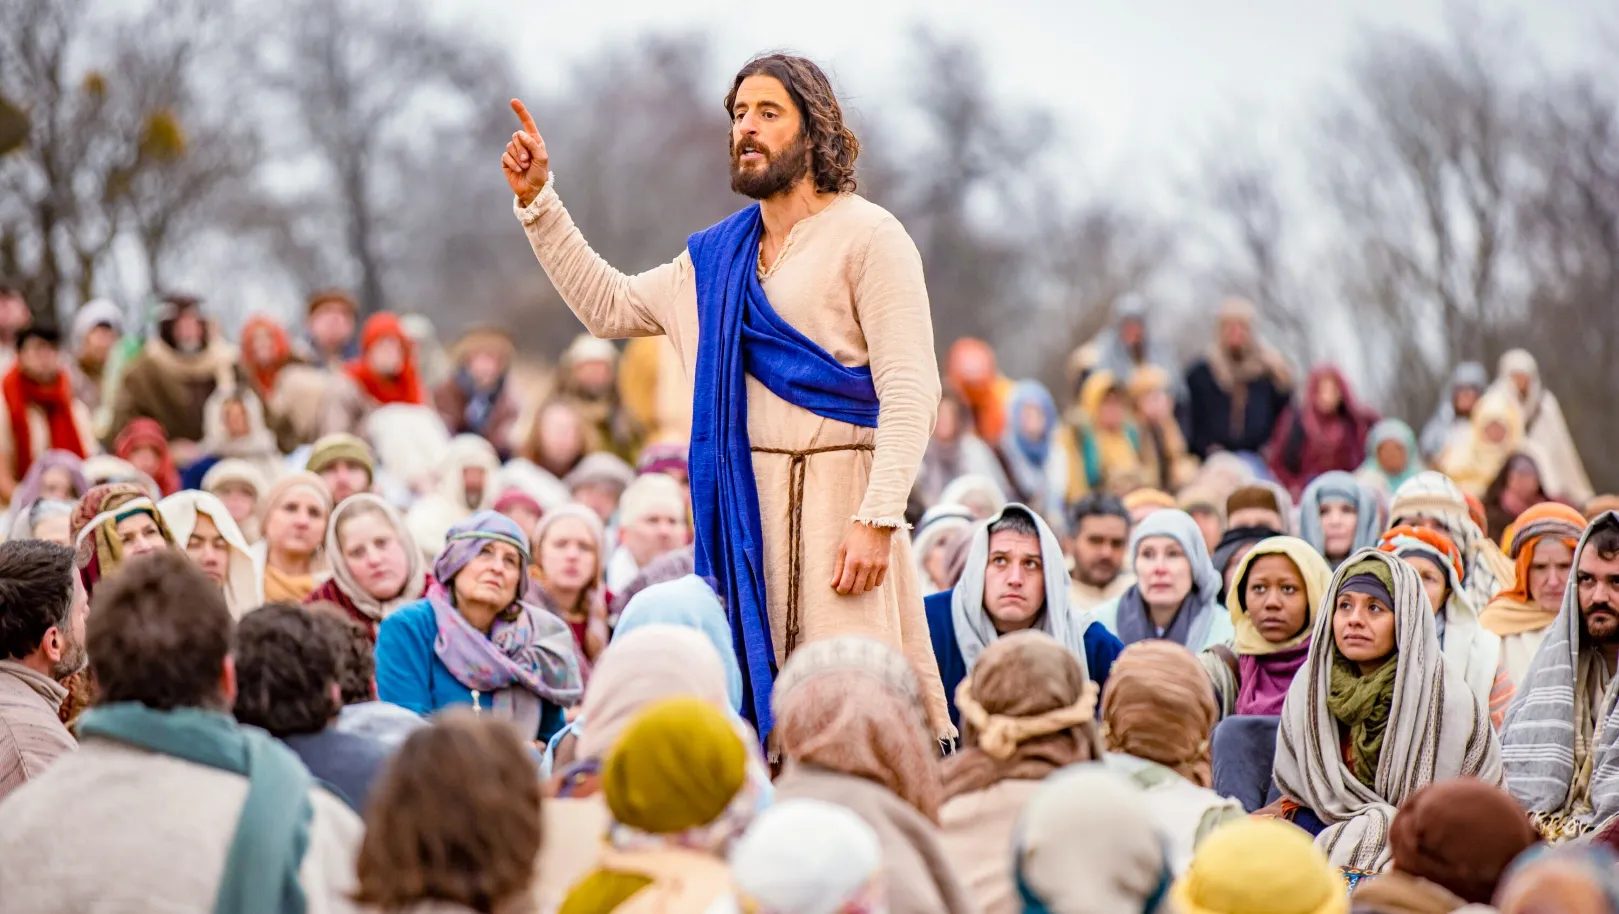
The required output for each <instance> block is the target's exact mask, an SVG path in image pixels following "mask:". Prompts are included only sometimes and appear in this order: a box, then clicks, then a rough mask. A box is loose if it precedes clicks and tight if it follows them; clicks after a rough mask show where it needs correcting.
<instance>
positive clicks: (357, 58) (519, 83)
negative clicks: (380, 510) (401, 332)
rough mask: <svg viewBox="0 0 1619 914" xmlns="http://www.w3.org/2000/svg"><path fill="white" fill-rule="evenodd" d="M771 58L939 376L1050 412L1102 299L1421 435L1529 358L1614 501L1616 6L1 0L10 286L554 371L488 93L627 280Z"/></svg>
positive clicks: (715, 184)
mask: <svg viewBox="0 0 1619 914" xmlns="http://www.w3.org/2000/svg"><path fill="white" fill-rule="evenodd" d="M775 49H789V50H792V51H795V52H798V53H803V54H806V55H808V56H811V57H813V58H815V59H816V60H818V61H819V62H821V63H822V64H823V66H825V67H826V68H827V70H828V72H829V73H830V74H831V75H832V77H833V80H834V83H835V85H836V86H837V87H838V89H839V92H840V97H841V98H842V99H843V101H844V103H845V105H846V106H847V113H848V115H849V116H850V117H851V119H852V120H853V121H854V123H855V125H856V129H857V131H858V132H859V135H860V138H861V141H862V146H863V151H862V155H861V159H860V165H861V171H860V175H859V177H860V184H861V192H862V193H864V194H866V195H868V196H870V197H871V198H872V199H874V200H876V201H877V202H879V203H880V204H882V205H883V206H886V207H888V208H889V209H890V210H892V211H893V212H894V213H895V214H896V215H898V216H899V218H900V219H901V220H902V221H903V222H904V224H905V226H906V227H907V229H909V231H910V232H911V234H912V236H913V237H914V238H915V240H916V242H917V244H918V245H919V247H920V248H921V250H922V254H923V257H924V259H925V261H926V268H927V277H928V283H929V291H930V295H931V298H932V306H933V314H934V325H935V333H936V337H937V340H938V343H939V346H940V349H941V350H942V349H943V348H944V347H945V346H947V345H948V344H949V343H950V342H951V341H952V340H954V339H956V338H957V337H960V336H966V335H972V336H979V337H982V338H985V339H987V340H989V341H991V342H992V343H994V344H995V346H996V347H997V349H998V350H999V351H1000V353H1001V356H1002V364H1003V366H1004V367H1005V368H1006V370H1007V371H1008V373H1009V374H1012V375H1014V376H1027V377H1037V378H1040V379H1042V380H1044V381H1046V382H1047V383H1048V385H1050V386H1051V387H1052V389H1053V391H1056V392H1059V398H1060V399H1062V398H1065V397H1066V396H1067V395H1068V394H1069V393H1071V391H1070V389H1069V387H1070V385H1069V383H1068V381H1067V380H1066V376H1065V366H1066V364H1067V362H1068V359H1069V355H1070V353H1071V351H1072V350H1073V349H1074V348H1075V347H1076V346H1078V345H1079V344H1080V343H1082V342H1084V341H1085V340H1087V339H1088V338H1090V337H1091V336H1093V335H1094V334H1095V333H1096V331H1097V330H1098V329H1099V328H1101V327H1103V326H1105V325H1106V324H1107V323H1108V321H1109V318H1110V314H1111V309H1112V307H1113V305H1114V303H1115V302H1116V301H1117V300H1118V299H1119V298H1120V297H1121V296H1123V295H1125V294H1128V293H1135V294H1139V295H1141V296H1143V297H1144V298H1145V300H1146V301H1148V302H1149V303H1150V304H1151V307H1152V317H1151V324H1152V326H1153V329H1154V332H1156V333H1158V334H1160V335H1166V334H1167V335H1168V336H1170V338H1171V339H1172V340H1173V341H1174V342H1175V344H1176V346H1177V347H1178V349H1179V350H1180V352H1181V353H1182V354H1183V355H1191V354H1193V353H1195V352H1196V351H1198V350H1200V349H1201V348H1202V347H1203V346H1205V345H1206V343H1207V340H1208V339H1209V327H1210V324H1211V322H1212V310H1213V308H1214V306H1215V304H1216V303H1217V302H1218V301H1219V299H1220V298H1221V297H1223V296H1225V295H1227V294H1237V295H1243V296H1246V297H1249V298H1251V299H1252V300H1253V301H1254V302H1255V303H1256V304H1257V305H1258V306H1259V308H1260V311H1261V314H1262V315H1263V322H1264V323H1263V328H1264V333H1265V335H1266V336H1268V337H1269V338H1270V339H1271V341H1272V342H1273V343H1275V344H1276V345H1277V346H1278V347H1279V348H1280V349H1281V350H1282V351H1283V352H1284V353H1286V354H1287V355H1288V356H1289V358H1290V359H1291V360H1292V361H1293V362H1294V363H1295V364H1297V365H1302V366H1307V365H1310V364H1312V363H1314V362H1315V361H1317V360H1319V359H1332V360H1335V361H1337V362H1339V363H1340V364H1342V365H1343V366H1344V367H1345V368H1346V370H1347V371H1348V372H1349V374H1350V375H1351V376H1352V377H1354V378H1355V379H1356V380H1357V382H1358V384H1357V386H1358V387H1359V388H1360V389H1362V390H1363V391H1366V392H1367V393H1368V394H1369V397H1370V399H1372V400H1373V401H1374V402H1375V403H1377V404H1378V405H1379V406H1380V407H1381V408H1382V409H1383V410H1384V411H1385V412H1387V413H1390V414H1393V415H1398V416H1403V417H1405V418H1407V419H1411V420H1416V421H1418V423H1419V424H1420V420H1421V419H1423V418H1425V417H1426V416H1427V415H1428V413H1429V412H1430V411H1431V409H1432V407H1433V404H1434V402H1435V398H1436V396H1437V394H1438V391H1439V389H1440V387H1441V385H1442V382H1443V380H1444V379H1445V378H1446V377H1447V376H1448V374H1449V371H1450V368H1451V366H1452V365H1454V364H1455V363H1456V362H1458V361H1463V360H1469V359H1471V360H1480V361H1484V362H1485V363H1486V364H1488V365H1491V366H1492V368H1493V365H1494V360H1495V358H1496V357H1497V356H1498V355H1499V354H1500V352H1502V351H1503V350H1504V349H1507V348H1511V347H1514V346H1524V347H1526V348H1529V349H1530V350H1531V351H1533V352H1534V353H1536V354H1537V355H1538V356H1539V359H1540V363H1541V366H1542V371H1543V373H1544V376H1545V380H1546V383H1547V385H1548V386H1549V387H1550V388H1551V389H1552V390H1555V391H1556V392H1557V393H1558V395H1559V397H1560V398H1561V400H1562V403H1563V408H1564V411H1565V412H1566V413H1568V415H1569V417H1570V425H1571V426H1572V428H1573V431H1574V435H1575V438H1576V439H1577V441H1578V444H1579V446H1580V449H1581V450H1582V451H1583V452H1584V453H1586V454H1588V455H1592V456H1590V457H1588V461H1589V463H1590V465H1591V469H1592V470H1593V476H1594V477H1595V478H1594V479H1593V481H1594V482H1596V483H1597V486H1598V488H1599V489H1603V488H1607V489H1613V488H1616V487H1619V479H1616V478H1614V477H1615V473H1616V472H1619V467H1616V465H1615V462H1614V461H1613V460H1612V458H1611V455H1613V454H1615V453H1619V422H1611V421H1607V420H1606V419H1605V418H1603V417H1606V416H1608V415H1610V414H1611V412H1612V410H1613V409H1614V406H1615V403H1616V401H1619V5H1615V4H1612V3H1603V2H1599V0H1542V2H1530V0H1523V2H1517V0H1490V2H1474V3H1464V2H1450V3H1447V2H1442V0H1403V2H1402V0H1316V2H1312V3H1308V4H1299V3H1287V2H1273V0H1259V2H1250V3H1244V4H1240V5H1239V4H1206V3H1194V2H1190V0H1181V2H1169V0H1145V2H1136V3H1131V4H1128V5H1127V4H1123V3H1116V2H1115V3H1101V2H1069V3H1065V4H1056V3H1034V2H1021V0H1019V2H1004V0H1003V2H1001V3H998V4H995V5H993V7H992V6H991V5H988V4H983V3H967V2H959V0H933V2H921V0H917V2H910V0H892V2H883V0H865V2H855V0H826V2H817V3H813V4H774V5H763V6H761V5H749V6H747V7H746V8H742V7H739V6H738V5H736V4H734V3H722V2H718V0H712V2H710V0H697V2H688V3H677V4H669V3H649V2H643V0H626V2H620V3H613V4H567V5H563V4H554V3H540V2H524V3H509V2H508V3H495V2H486V0H461V2H437V3H433V4H426V3H415V2H412V0H387V2H381V0H375V2H366V0H278V2H274V3H269V4H262V3H260V4H254V3H247V2H245V0H163V2H145V0H99V2H88V0H0V275H5V276H10V277H15V278H16V279H18V280H20V281H21V282H22V284H23V285H24V287H25V288H26V290H27V293H28V298H29V301H30V305H31V307H32V308H33V309H34V310H35V312H36V315H37V316H38V317H39V318H40V319H43V320H55V319H56V315H57V314H62V313H69V312H71V310H72V309H74V308H76V307H77V306H78V305H79V304H81V303H82V302H83V301H85V300H86V299H87V298H89V297H91V296H92V295H100V296H107V297H111V298H113V299H114V300H116V301H118V302H120V303H122V304H124V305H125V306H126V307H128V308H130V309H131V310H132V311H133V312H137V313H138V312H139V311H140V310H141V309H142V308H144V307H147V306H148V304H149V303H150V302H151V301H152V300H153V299H152V296H153V294H154V292H155V291H173V290H184V291H187V292H191V293H193V294H197V295H200V296H201V297H203V298H204V299H205V300H206V301H207V302H208V307H209V309H210V312H211V314H212V315H213V316H214V317H215V318H217V319H218V320H219V321H220V322H221V323H222V324H224V325H225V326H226V327H227V328H232V329H234V327H235V326H237V325H238V324H239V322H240V321H241V320H242V319H243V318H245V317H246V316H247V315H249V314H251V313H253V312H257V311H264V312H268V313H271V314H274V315H277V316H279V317H281V318H284V319H286V318H292V317H294V316H296V315H297V314H298V313H299V311H300V308H301V305H302V302H303V297H304V296H305V295H306V294H307V293H308V292H309V291H310V290H312V289H315V288H320V287H326V286H342V287H345V288H348V289H352V290H354V292H355V294H356V297H357V298H358V299H359V300H360V302H361V304H362V306H363V307H364V308H366V309H380V308H389V309H393V310H397V311H401V312H418V313H422V314H426V315H428V316H430V317H431V318H432V319H433V321H434V322H435V323H436V324H437V325H438V327H439V331H440V334H441V336H442V337H444V338H449V337H451V336H453V335H454V334H455V333H456V332H457V331H458V330H459V329H460V328H461V327H463V326H465V325H467V324H470V323H472V322H483V321H496V322H500V323H503V324H505V325H506V326H507V327H509V328H510V329H511V331H512V333H513V334H514V336H515V337H516V338H517V339H518V341H519V344H520V346H521V347H522V349H523V351H524V353H525V354H526V355H527V356H528V357H530V358H534V359H545V358H550V357H554V356H555V354H556V353H557V352H559V351H560V350H561V349H562V347H564V346H565V345H566V344H567V342H568V341H569V340H570V339H571V338H572V337H573V336H574V335H575V334H576V333H577V332H578V324H577V322H576V321H575V320H574V319H573V317H572V315H571V314H569V313H568V311H567V309H566V308H565V307H563V306H562V304H561V303H560V302H559V300H558V299H557V297H556V295H555V293H554V291H553V290H552V289H551V287H550V285H549V283H547V282H546V281H545V278H544V275H543V273H542V272H541V271H540V270H539V268H538V266H537V265H536V264H535V262H534V260H533V256H532V254H531V253H530V252H529V250H528V247H527V245H526V243H525V240H524V237H523V235H522V232H521V230H520V229H519V227H518V225H517V223H516V221H515V219H514V218H513V217H512V214H511V204H510V193H509V191H508V190H507V189H506V185H505V182H504V180H503V179H502V177H501V172H500V168H499V156H500V152H501V149H502V147H503V145H504V143H505V141H506V139H507V138H509V135H510V133H511V131H512V130H513V129H515V122H514V119H513V118H512V116H511V113H510V111H509V109H508V107H507V104H506V102H507V99H508V98H510V97H512V96H514V95H516V96H520V97H522V98H524V99H525V101H527V103H528V104H529V106H530V108H531V109H532V110H533V111H534V112H535V115H536V118H537V120H538V123H539V125H540V128H541V131H542V133H543V134H544V136H545V139H546V142H547V144H548V146H549V148H550V150H551V155H552V165H553V168H554V170H555V173H556V175H557V182H558V189H559V191H560V192H561V194H562V197H563V199H564V200H565V201H567V203H568V206H569V209H570V211H571V212H572V214H573V215H574V217H575V218H576V219H577V220H578V222H579V223H580V225H581V227H582V229H583V230H584V233H585V235H586V237H587V238H588V239H589V240H590V241H591V242H592V244H593V245H594V246H595V248H596V249H597V250H598V251H599V252H600V253H602V254H603V255H604V256H605V257H607V259H608V260H610V261H611V262H612V263H613V264H615V265H616V266H618V267H619V268H621V269H623V270H626V271H637V270H642V269H646V268H649V267H651V266H654V265H656V264H658V263H660V262H663V261H666V260H668V259H670V258H672V257H674V256H675V255H676V254H678V253H679V251H680V249H681V247H682V246H683V244H684V241H685V237H686V236H687V235H688V234H689V233H691V232H692V231H695V230H696V229H699V228H702V227H704V226H706V225H708V224H710V223H712V222H714V221H715V220H717V219H719V218H720V217H722V216H724V215H726V214H727V213H729V212H731V211H733V210H735V209H737V208H738V207H739V206H740V205H741V203H742V202H743V201H741V200H740V198H737V197H736V196H734V195H733V194H731V193H730V191H729V186H728V182H727V180H726V166H727V160H726V156H725V151H724V150H725V145H724V144H725V117H724V113H723V111H722V110H721V101H722V99H723V97H724V94H725V91H726V90H727V89H728V88H729V83H730V78H731V76H732V74H733V73H734V72H735V70H736V69H737V68H738V67H739V66H740V65H741V64H742V63H743V62H744V61H745V60H746V59H747V58H748V57H749V56H751V55H752V54H754V53H757V52H760V51H765V50H775Z"/></svg>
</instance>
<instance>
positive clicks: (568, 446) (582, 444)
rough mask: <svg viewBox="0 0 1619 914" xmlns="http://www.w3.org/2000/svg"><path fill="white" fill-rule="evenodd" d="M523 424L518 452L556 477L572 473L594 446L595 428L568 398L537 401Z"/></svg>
mask: <svg viewBox="0 0 1619 914" xmlns="http://www.w3.org/2000/svg"><path fill="white" fill-rule="evenodd" d="M526 427H527V428H528V432H527V433H526V434H525V435H524V436H523V441H522V443H521V444H520V446H519V447H518V449H517V450H518V453H519V455H520V456H522V457H523V458H525V459H527V460H528V461H530V462H531V463H533V464H534V465H535V466H537V467H539V468H540V469H542V470H544V471H546V472H547V473H550V474H551V475H553V476H555V477H557V478H558V479H561V478H563V477H565V476H567V475H568V474H569V473H572V472H573V471H574V469H575V468H577V467H578V466H579V463H580V461H582V460H584V459H585V455H586V454H589V453H592V452H593V451H595V450H596V449H597V447H598V442H597V441H596V437H595V436H596V433H595V430H594V429H592V428H591V427H590V426H589V425H588V424H586V422H585V417H584V414H583V413H581V412H580V411H579V407H577V406H575V405H574V404H573V402H572V401H570V400H561V399H553V400H547V401H546V402H544V403H541V404H540V405H539V406H538V407H537V408H536V409H535V410H534V415H533V417H532V418H531V419H530V420H529V421H528V422H527V425H526Z"/></svg>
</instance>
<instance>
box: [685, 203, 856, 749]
mask: <svg viewBox="0 0 1619 914" xmlns="http://www.w3.org/2000/svg"><path fill="white" fill-rule="evenodd" d="M763 225H764V224H763V222H762V220H761V219H760V216H759V206H758V204H754V205H752V206H749V207H748V208H747V209H744V210H742V211H741V212H738V213H736V214H735V215H732V216H731V217H729V218H727V219H725V220H724V221H722V222H720V223H718V224H717V225H714V226H711V227H710V228H707V229H704V230H703V231H701V232H698V233H697V234H695V235H692V236H691V238H690V239H689V240H688V241H687V249H688V250H689V251H690V252H691V262H692V269H693V271H694V272H695V274H696V280H697V376H696V378H695V379H694V384H693V387H694V389H695V391H696V394H695V396H694V397H693V402H692V407H693V408H692V423H691V452H690V454H689V455H688V460H689V463H690V473H691V500H692V514H693V516H694V517H695V520H696V527H697V530H696V533H697V537H696V538H697V573H698V574H700V575H704V576H708V577H712V578H713V579H714V580H715V581H717V582H718V584H719V593H720V596H721V597H723V598H724V599H725V609H726V613H727V615H728V616H729V617H730V623H731V638H732V643H733V646H734V647H735V649H736V655H737V660H738V663H739V664H740V666H741V667H742V671H743V687H744V690H745V697H744V699H743V702H742V710H743V713H744V714H745V715H746V716H747V717H748V718H749V720H751V721H752V722H753V723H754V725H755V726H756V727H757V728H758V731H759V736H760V738H761V739H762V738H763V737H765V736H766V735H767V734H768V733H769V732H770V727H771V722H772V721H771V715H770V689H771V684H772V683H773V682H774V681H775V675H776V654H775V649H774V647H773V646H772V645H771V643H770V608H769V603H768V602H766V599H765V574H764V535H763V532H762V530H761V527H760V523H759V491H758V488H757V487H756V484H755V482H754V477H753V453H752V450H751V442H749V440H748V391H747V382H746V381H745V379H744V375H752V376H753V377H754V378H755V379H757V380H758V381H759V383H761V384H763V385H764V386H765V387H766V388H768V389H769V390H770V392H771V393H773V394H775V395H776V396H778V397H780V398H782V399H783V400H786V401H787V402H788V403H791V404H793V405H794V406H798V407H801V408H803V409H806V410H809V411H810V412H812V413H814V414H815V415H817V416H820V417H822V418H825V419H835V420H837V421H839V422H847V423H849V424H851V425H859V426H864V427H866V428H876V427H877V388H876V387H875V385H873V383H872V379H871V369H870V367H867V366H862V367H859V368H849V367H846V366H844V365H842V364H840V363H839V362H838V361H837V360H836V359H834V358H833V357H832V356H831V355H830V354H828V353H827V352H826V350H824V349H822V348H821V347H820V346H818V345H816V343H815V341H813V340H811V339H810V338H809V337H807V336H805V335H804V334H802V333H800V332H798V331H797V330H795V329H793V326H792V325H791V324H789V323H787V322H786V321H785V320H783V319H782V318H781V316H780V315H778V314H777V313H776V312H775V310H774V309H772V308H771V307H770V302H769V300H767V299H766V298H765V292H764V287H763V286H761V285H760V284H759V274H758V269H759V266H758V265H759V242H760V239H761V237H762V236H763V230H764V229H763Z"/></svg>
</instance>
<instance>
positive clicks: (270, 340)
mask: <svg viewBox="0 0 1619 914" xmlns="http://www.w3.org/2000/svg"><path fill="white" fill-rule="evenodd" d="M247 351H248V352H250V353H252V355H253V364H255V365H268V364H270V363H271V362H273V361H275V335H274V334H272V333H271V332H270V331H269V330H267V329H265V328H263V327H255V328H253V333H252V335H251V337H250V338H249V339H248V341H247Z"/></svg>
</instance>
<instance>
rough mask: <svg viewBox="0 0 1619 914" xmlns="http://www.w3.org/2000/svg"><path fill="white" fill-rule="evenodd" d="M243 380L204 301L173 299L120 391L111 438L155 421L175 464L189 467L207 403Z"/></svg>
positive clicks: (160, 313) (160, 311)
mask: <svg viewBox="0 0 1619 914" xmlns="http://www.w3.org/2000/svg"><path fill="white" fill-rule="evenodd" d="M239 380H240V379H239V378H238V376H237V370H236V351H235V349H234V347H232V346H230V345H229V344H227V343H226V342H225V341H224V340H222V339H219V337H218V333H217V332H216V330H215V329H214V328H212V327H210V326H209V325H208V322H207V321H206V320H205V319H204V318H203V314H202V302H201V301H200V300H198V299H195V298H190V297H188V296H184V295H171V296H169V297H168V298H166V299H164V301H163V304H162V305H160V306H159V307H158V323H157V336H155V337H153V338H152V339H149V340H147V341H146V348H145V349H144V350H143V351H142V352H141V354H140V355H139V356H138V357H137V358H136V359H135V361H133V362H131V363H130V365H129V370H128V371H127V372H125V373H124V377H123V381H122V382H121V383H120V385H119V387H118V397H117V400H116V401H114V402H115V405H114V407H113V415H112V434H114V435H116V434H118V433H119V432H121V431H123V429H124V426H126V425H128V424H129V423H130V422H132V421H134V420H136V419H140V418H147V419H153V420H156V422H157V424H159V425H161V426H163V430H164V431H166V432H167V433H168V435H169V449H170V451H171V453H173V455H174V460H175V462H176V463H177V464H179V465H180V466H186V465H188V464H190V463H191V461H192V459H193V458H194V457H195V456H196V452H197V447H196V445H197V442H198V441H201V440H202V436H203V434H204V432H205V429H204V428H203V413H204V405H205V404H206V403H207V402H208V398H209V397H211V396H213V394H214V391H215V390H218V389H219V388H220V387H226V388H229V387H232V386H234V385H236V384H237V383H238V381H239Z"/></svg>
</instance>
